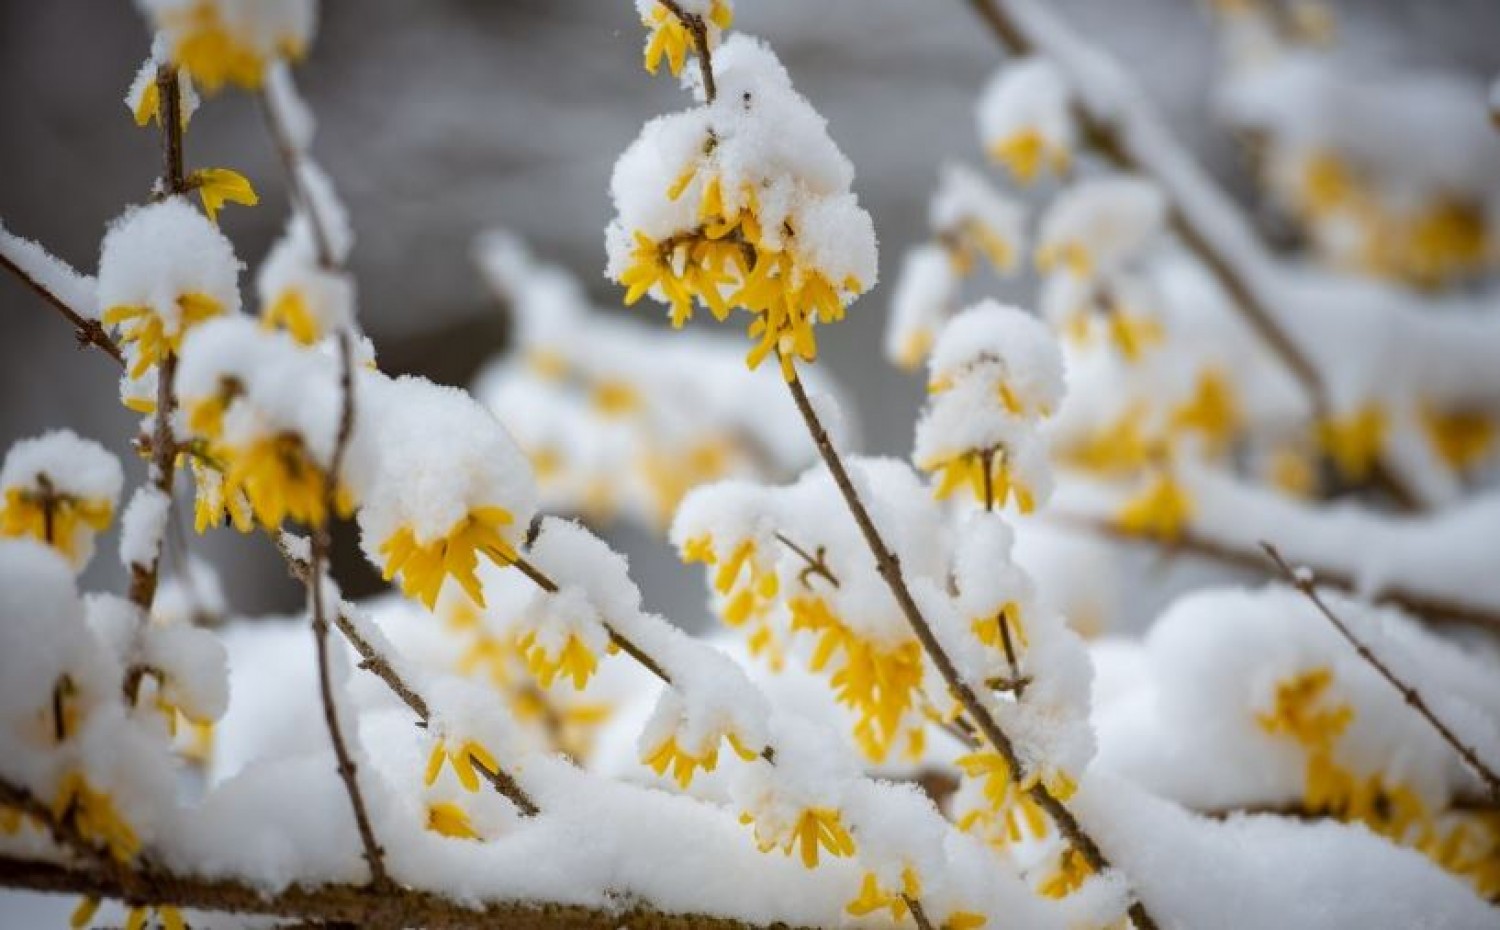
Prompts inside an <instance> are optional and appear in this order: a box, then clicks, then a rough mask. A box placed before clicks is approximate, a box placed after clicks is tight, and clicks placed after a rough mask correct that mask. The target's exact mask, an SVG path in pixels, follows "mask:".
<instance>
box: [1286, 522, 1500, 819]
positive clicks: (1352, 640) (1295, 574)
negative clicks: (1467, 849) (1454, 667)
mask: <svg viewBox="0 0 1500 930" xmlns="http://www.w3.org/2000/svg"><path fill="white" fill-rule="evenodd" d="M1261 548H1263V549H1264V550H1265V551H1266V555H1268V556H1270V557H1271V561H1272V562H1274V563H1276V568H1277V569H1278V570H1279V571H1280V572H1281V574H1282V576H1283V577H1284V578H1285V579H1286V582H1287V584H1290V585H1291V586H1292V587H1294V588H1296V589H1297V590H1298V591H1301V592H1302V593H1303V595H1305V596H1306V597H1307V599H1308V600H1309V601H1311V602H1312V604H1313V606H1314V607H1316V608H1317V609H1318V613H1320V614H1322V615H1323V617H1324V619H1326V620H1327V621H1328V622H1329V623H1331V624H1333V627H1334V629H1336V630H1338V632H1339V635H1340V636H1342V637H1343V638H1344V639H1345V640H1346V641H1347V642H1348V643H1349V645H1350V646H1353V647H1354V651H1355V652H1357V653H1358V654H1359V657H1360V658H1361V659H1364V660H1365V662H1366V663H1367V664H1369V666H1370V667H1371V668H1373V669H1375V671H1377V672H1379V673H1380V677H1382V678H1384V679H1385V680H1386V682H1387V683H1388V684H1390V686H1391V687H1392V688H1395V689H1396V691H1397V692H1398V693H1399V694H1400V695H1401V697H1402V699H1403V700H1405V701H1406V703H1407V705H1408V706H1409V707H1411V709H1412V710H1414V711H1416V712H1417V714H1419V715H1420V716H1421V717H1422V719H1423V720H1426V721H1427V722H1428V723H1429V724H1430V725H1431V726H1432V728H1433V729H1434V730H1436V731H1437V733H1438V735H1439V736H1441V737H1442V738H1443V741H1444V742H1446V743H1447V744H1448V745H1449V746H1451V747H1453V751H1454V752H1456V753H1458V755H1459V756H1460V757H1461V758H1462V759H1463V760H1464V763H1465V764H1466V765H1468V766H1469V768H1470V769H1471V770H1472V771H1473V772H1474V774H1475V775H1477V776H1479V779H1480V780H1481V781H1483V782H1484V784H1485V787H1486V788H1487V789H1488V790H1489V793H1490V797H1491V798H1492V799H1493V800H1494V801H1495V802H1496V803H1500V775H1497V774H1496V773H1495V770H1494V769H1492V768H1490V767H1489V766H1488V765H1486V764H1485V763H1484V760H1482V759H1480V758H1479V753H1477V752H1475V751H1474V748H1473V747H1472V746H1470V745H1468V744H1467V743H1465V742H1464V741H1463V740H1461V739H1460V738H1459V737H1458V734H1456V733H1454V732H1453V731H1452V730H1451V729H1449V728H1448V725H1447V724H1445V723H1444V722H1443V721H1442V720H1441V719H1440V718H1439V717H1438V716H1437V715H1436V714H1434V713H1433V712H1432V709H1431V708H1429V707H1428V706H1427V702H1426V701H1425V700H1423V699H1422V694H1421V692H1419V691H1418V690H1417V689H1416V688H1415V687H1413V686H1412V685H1409V684H1407V683H1406V682H1405V681H1404V680H1402V679H1401V678H1400V677H1398V676H1397V675H1396V673H1395V672H1393V671H1391V668H1390V666H1389V665H1387V664H1386V663H1385V662H1383V661H1381V659H1380V657H1379V656H1377V655H1376V654H1375V653H1374V652H1373V651H1372V650H1371V649H1370V647H1369V646H1368V645H1366V644H1365V643H1364V641H1363V640H1361V639H1360V638H1359V637H1358V636H1355V635H1354V631H1353V630H1351V629H1350V628H1349V625H1348V624H1346V623H1345V622H1344V621H1343V619H1342V618H1341V617H1339V615H1338V614H1336V613H1334V611H1333V609H1332V608H1330V607H1329V606H1328V605H1327V603H1325V602H1324V601H1323V598H1322V597H1321V596H1320V595H1319V594H1318V588H1317V576H1316V575H1314V574H1313V573H1312V572H1310V571H1307V570H1305V569H1304V570H1303V571H1301V572H1299V571H1297V570H1295V569H1293V568H1292V567H1291V565H1289V564H1287V561H1286V560H1285V559H1283V558H1282V557H1281V553H1280V552H1278V551H1277V549H1276V547H1275V546H1273V545H1271V544H1270V543H1268V542H1263V543H1261Z"/></svg>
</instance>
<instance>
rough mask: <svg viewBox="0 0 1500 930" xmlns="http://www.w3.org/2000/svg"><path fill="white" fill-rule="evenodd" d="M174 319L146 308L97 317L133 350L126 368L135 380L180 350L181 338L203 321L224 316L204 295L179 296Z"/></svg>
mask: <svg viewBox="0 0 1500 930" xmlns="http://www.w3.org/2000/svg"><path fill="white" fill-rule="evenodd" d="M177 310H178V312H177V319H176V320H172V321H168V320H165V319H163V318H162V317H161V316H158V315H157V314H156V313H155V312H154V311H153V310H152V309H151V308H150V307H139V306H138V307H128V306H114V307H109V308H107V309H106V310H105V311H104V313H103V314H101V315H100V321H101V322H102V323H103V324H104V325H105V326H115V327H119V329H120V341H121V342H122V343H125V344H127V345H131V344H133V345H134V346H135V348H136V353H135V360H134V362H133V363H132V364H131V366H130V377H132V378H139V377H140V376H141V375H143V374H145V373H146V370H147V369H148V368H151V367H153V366H155V365H158V364H160V363H161V361H162V359H164V358H166V356H167V353H169V352H171V353H173V354H176V353H177V352H178V351H180V350H181V349H182V337H183V336H184V335H186V334H187V331H188V330H189V329H191V328H192V327H194V326H197V325H198V324H199V323H202V322H203V321H204V320H209V319H212V318H214V317H216V316H219V315H220V314H222V313H223V312H224V308H223V307H222V306H221V305H220V304H219V302H218V301H216V300H214V299H213V298H212V297H210V296H208V295H207V294H182V295H180V296H179V297H178V298H177Z"/></svg>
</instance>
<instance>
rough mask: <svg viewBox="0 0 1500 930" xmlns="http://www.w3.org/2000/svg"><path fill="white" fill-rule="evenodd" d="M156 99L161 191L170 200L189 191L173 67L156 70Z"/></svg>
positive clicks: (178, 88) (179, 84) (179, 88)
mask: <svg viewBox="0 0 1500 930" xmlns="http://www.w3.org/2000/svg"><path fill="white" fill-rule="evenodd" d="M156 97H157V100H158V102H159V106H160V112H159V113H158V116H159V117H160V123H161V191H162V193H163V194H164V195H166V196H169V197H170V196H172V195H174V194H183V193H187V192H188V191H189V190H191V187H190V186H189V184H188V181H187V174H186V172H185V171H184V170H183V157H182V82H181V80H180V79H179V78H178V76H177V67H176V66H175V65H170V64H164V65H159V66H157V69H156Z"/></svg>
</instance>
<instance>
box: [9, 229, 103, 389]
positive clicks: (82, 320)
mask: <svg viewBox="0 0 1500 930" xmlns="http://www.w3.org/2000/svg"><path fill="white" fill-rule="evenodd" d="M0 265H3V266H4V267H5V268H6V269H7V270H9V271H10V272H11V273H12V274H14V275H15V276H16V277H18V278H20V279H21V281H22V282H23V283H24V284H25V285H26V286H27V287H29V288H31V290H32V292H34V293H35V294H36V295H37V296H38V297H40V298H42V300H44V301H46V303H47V306H49V307H51V308H52V309H54V310H56V311H57V312H58V313H60V314H62V316H63V318H64V319H66V320H67V321H68V322H69V323H71V324H72V326H73V330H74V332H75V334H76V335H77V337H78V345H79V346H87V345H93V346H97V347H98V348H100V349H102V350H103V351H104V354H105V355H108V356H109V357H110V358H112V359H114V360H115V362H117V363H118V364H119V365H120V366H122V367H123V366H124V365H125V355H124V353H122V352H121V351H120V347H119V345H117V344H116V343H115V341H114V340H113V339H112V338H110V335H109V333H108V332H106V331H105V329H104V325H103V324H102V323H100V322H99V321H98V320H90V319H88V318H86V317H84V316H83V315H82V314H81V313H79V312H78V311H77V310H74V309H73V308H72V307H70V306H68V304H67V302H66V301H64V300H63V299H62V298H61V297H59V296H58V295H56V294H54V293H52V291H51V290H49V289H48V288H47V287H46V286H45V285H44V284H42V282H40V281H38V280H37V279H35V278H33V277H32V276H31V275H29V274H27V273H26V272H25V271H23V270H21V266H20V265H17V264H16V263H15V262H13V261H11V260H10V259H9V258H7V257H6V256H4V255H0Z"/></svg>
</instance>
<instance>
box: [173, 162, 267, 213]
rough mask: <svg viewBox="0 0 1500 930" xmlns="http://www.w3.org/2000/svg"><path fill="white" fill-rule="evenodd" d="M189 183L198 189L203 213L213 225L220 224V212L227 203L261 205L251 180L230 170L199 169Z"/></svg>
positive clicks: (192, 175)
mask: <svg viewBox="0 0 1500 930" xmlns="http://www.w3.org/2000/svg"><path fill="white" fill-rule="evenodd" d="M188 183H189V184H190V185H193V186H195V187H197V188H198V196H199V197H200V198H201V199H202V200H203V212H204V213H207V214H208V218H209V220H210V221H211V222H213V223H218V222H219V211H220V210H221V209H223V207H224V204H225V202H226V201H227V202H229V203H238V204H243V205H244V206H247V207H253V206H255V205H256V204H258V203H260V197H259V196H257V195H256V193H255V188H253V187H251V186H250V179H249V178H246V177H245V176H244V175H243V174H240V173H239V172H238V171H234V170H232V169H229V168H199V169H198V170H197V171H194V172H193V173H192V174H191V175H189V177H188Z"/></svg>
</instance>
